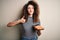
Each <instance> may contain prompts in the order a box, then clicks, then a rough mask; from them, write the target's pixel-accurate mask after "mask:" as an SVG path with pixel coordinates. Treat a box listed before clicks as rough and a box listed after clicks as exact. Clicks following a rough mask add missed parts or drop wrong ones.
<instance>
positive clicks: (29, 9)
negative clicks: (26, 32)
mask: <svg viewBox="0 0 60 40" xmlns="http://www.w3.org/2000/svg"><path fill="white" fill-rule="evenodd" d="M27 10H28V13H29V15H32V14H33V13H34V6H33V5H28V8H27Z"/></svg>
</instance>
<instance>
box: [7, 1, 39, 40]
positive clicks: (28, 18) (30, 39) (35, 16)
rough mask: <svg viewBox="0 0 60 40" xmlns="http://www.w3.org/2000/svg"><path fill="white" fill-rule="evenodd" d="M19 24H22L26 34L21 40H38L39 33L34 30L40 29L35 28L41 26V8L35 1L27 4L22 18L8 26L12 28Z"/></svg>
mask: <svg viewBox="0 0 60 40" xmlns="http://www.w3.org/2000/svg"><path fill="white" fill-rule="evenodd" d="M19 23H22V25H23V27H24V33H23V35H22V39H21V40H37V39H38V35H37V31H34V30H33V28H35V29H39V27H35V25H40V20H39V7H38V5H37V3H35V2H33V1H29V2H28V3H27V4H25V5H24V7H23V10H22V15H21V18H20V19H19V20H16V21H14V22H9V23H8V24H7V26H8V27H11V26H15V25H17V24H19Z"/></svg>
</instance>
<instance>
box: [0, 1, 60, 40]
mask: <svg viewBox="0 0 60 40" xmlns="http://www.w3.org/2000/svg"><path fill="white" fill-rule="evenodd" d="M28 1H29V0H0V40H17V39H18V38H19V30H18V27H17V26H15V27H7V26H6V25H7V23H9V22H11V21H14V20H16V19H18V15H19V14H20V11H21V9H22V7H23V5H24V4H25V3H27V2H28ZM37 2H38V4H39V6H40V17H39V18H40V20H41V25H43V26H44V28H45V30H44V31H42V35H41V36H39V38H38V39H39V40H60V18H59V17H60V16H59V15H60V0H38V1H37Z"/></svg>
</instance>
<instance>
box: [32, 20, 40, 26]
mask: <svg viewBox="0 0 60 40" xmlns="http://www.w3.org/2000/svg"><path fill="white" fill-rule="evenodd" d="M33 25H34V26H37V25H41V23H40V21H39V22H36V23H34V24H33Z"/></svg>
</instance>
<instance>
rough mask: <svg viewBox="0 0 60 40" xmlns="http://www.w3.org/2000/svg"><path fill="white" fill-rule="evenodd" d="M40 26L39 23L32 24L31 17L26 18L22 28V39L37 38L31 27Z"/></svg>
mask: <svg viewBox="0 0 60 40" xmlns="http://www.w3.org/2000/svg"><path fill="white" fill-rule="evenodd" d="M37 24H38V25H40V22H37V23H33V18H32V17H28V20H27V22H26V23H23V27H24V31H25V32H24V33H23V37H27V38H33V37H34V36H37V33H36V31H33V29H32V27H33V25H37Z"/></svg>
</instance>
